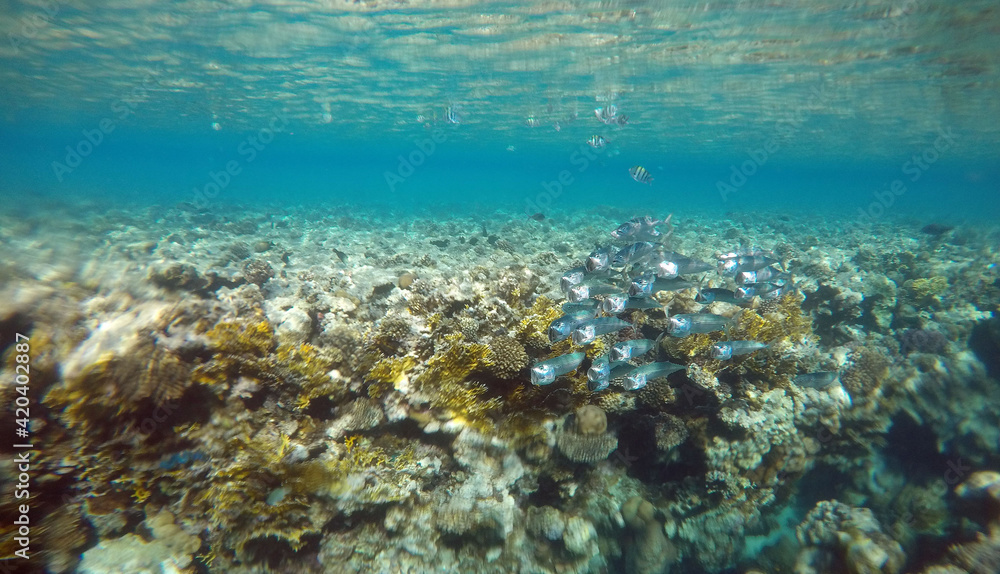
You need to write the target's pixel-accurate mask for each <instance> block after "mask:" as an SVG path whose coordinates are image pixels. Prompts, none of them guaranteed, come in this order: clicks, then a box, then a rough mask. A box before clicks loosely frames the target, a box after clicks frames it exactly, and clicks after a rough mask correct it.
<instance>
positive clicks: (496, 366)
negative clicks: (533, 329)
mask: <svg viewBox="0 0 1000 574" xmlns="http://www.w3.org/2000/svg"><path fill="white" fill-rule="evenodd" d="M486 361H487V364H488V365H489V369H490V372H492V373H493V374H494V375H496V376H497V377H498V378H501V379H513V378H514V377H516V376H517V375H518V373H520V372H521V371H522V370H523V369H524V368H525V367H526V366H527V365H528V354H527V353H526V352H525V351H524V347H523V346H522V345H521V344H520V343H518V342H517V341H515V340H514V339H512V338H510V337H494V338H493V340H492V341H491V342H490V352H489V354H488V355H487V356H486Z"/></svg>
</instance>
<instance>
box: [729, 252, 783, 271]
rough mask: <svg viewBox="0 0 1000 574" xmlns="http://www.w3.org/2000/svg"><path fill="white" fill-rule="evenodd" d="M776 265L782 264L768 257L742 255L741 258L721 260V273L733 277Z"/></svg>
mask: <svg viewBox="0 0 1000 574" xmlns="http://www.w3.org/2000/svg"><path fill="white" fill-rule="evenodd" d="M775 263H780V261H778V260H777V259H774V258H773V257H766V256H764V255H740V256H739V257H731V258H728V259H720V260H719V273H721V274H722V275H733V274H735V273H742V272H744V271H757V270H758V269H763V268H765V267H768V266H770V265H774V264H775Z"/></svg>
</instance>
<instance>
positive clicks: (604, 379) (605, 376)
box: [587, 355, 611, 393]
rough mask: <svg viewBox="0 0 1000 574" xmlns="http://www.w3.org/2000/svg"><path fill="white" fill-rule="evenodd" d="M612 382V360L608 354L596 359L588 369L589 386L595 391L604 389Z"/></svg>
mask: <svg viewBox="0 0 1000 574" xmlns="http://www.w3.org/2000/svg"><path fill="white" fill-rule="evenodd" d="M610 382H611V362H610V361H608V356H607V355H601V356H600V357H597V358H596V359H594V362H592V363H591V364H590V368H589V369H587V388H588V389H589V390H590V391H591V392H593V393H596V392H599V391H603V390H604V389H606V388H608V385H609V384H610Z"/></svg>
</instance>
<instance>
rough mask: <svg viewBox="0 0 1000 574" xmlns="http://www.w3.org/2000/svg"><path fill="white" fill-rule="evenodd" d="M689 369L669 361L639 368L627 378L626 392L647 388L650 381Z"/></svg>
mask: <svg viewBox="0 0 1000 574" xmlns="http://www.w3.org/2000/svg"><path fill="white" fill-rule="evenodd" d="M685 369H687V367H685V366H684V365H677V364H675V363H671V362H668V361H662V362H659V363H646V364H645V365H642V366H641V367H637V368H636V369H635V370H634V371H632V372H631V373H629V374H628V375H626V376H625V382H624V383H622V385H623V386H624V387H625V390H626V391H636V390H639V389H641V388H643V387H645V386H646V384H647V383H648V382H649V381H652V380H653V379H659V378H662V377H666V376H667V375H670V374H671V373H676V372H677V371H683V370H685Z"/></svg>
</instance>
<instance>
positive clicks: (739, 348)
mask: <svg viewBox="0 0 1000 574" xmlns="http://www.w3.org/2000/svg"><path fill="white" fill-rule="evenodd" d="M767 347H768V345H767V343H761V342H759V341H722V342H719V343H715V344H714V345H712V347H711V348H710V349H709V351H708V352H709V355H711V357H712V358H713V359H715V360H717V361H728V360H729V359H732V358H733V357H736V356H739V355H749V354H750V353H753V352H754V351H759V350H761V349H766V348H767Z"/></svg>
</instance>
